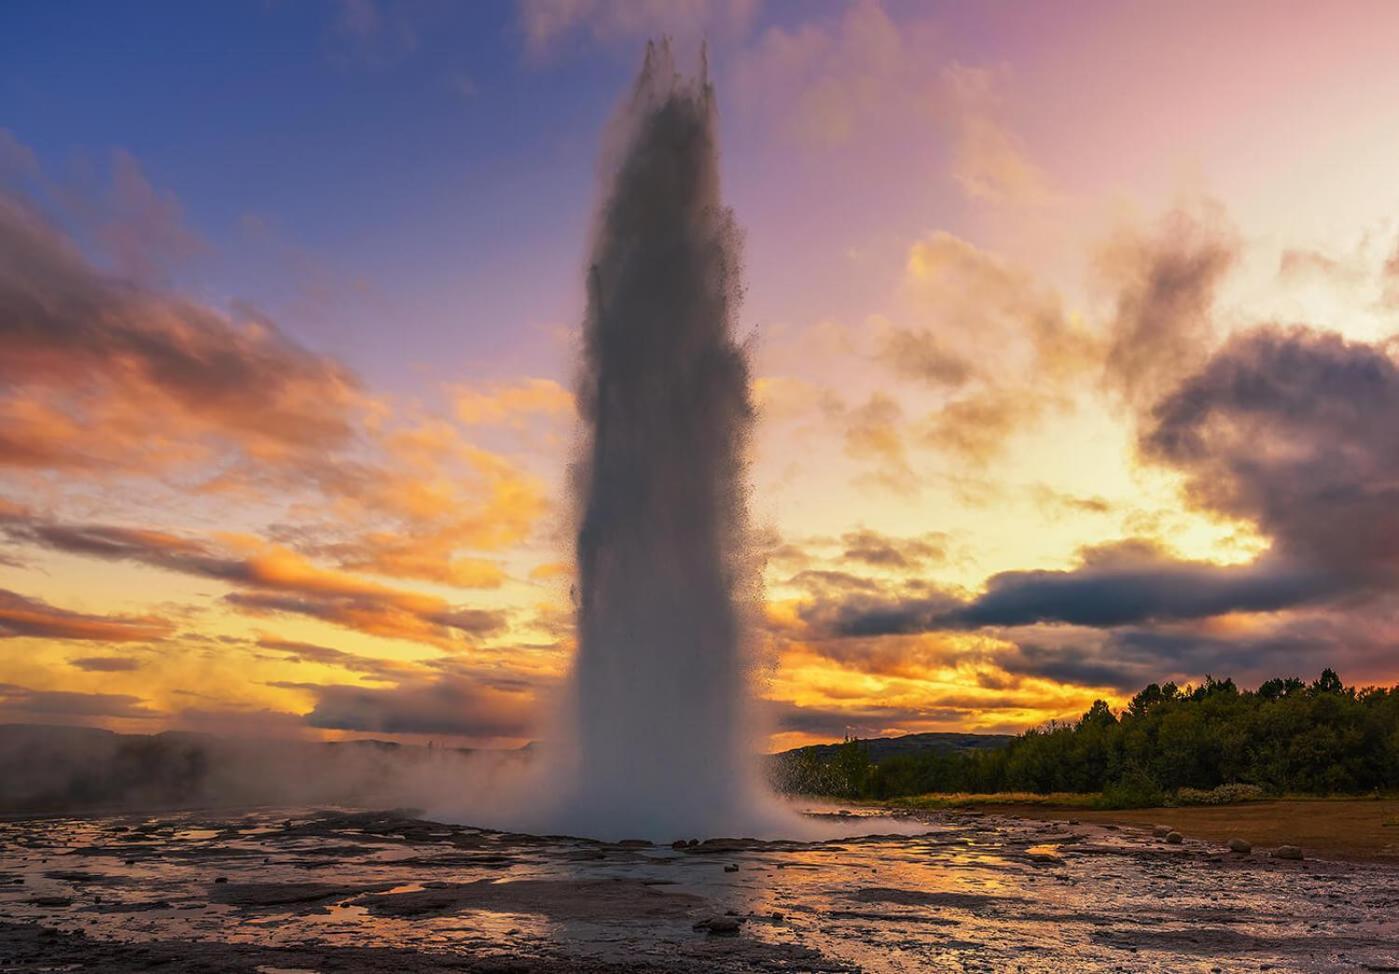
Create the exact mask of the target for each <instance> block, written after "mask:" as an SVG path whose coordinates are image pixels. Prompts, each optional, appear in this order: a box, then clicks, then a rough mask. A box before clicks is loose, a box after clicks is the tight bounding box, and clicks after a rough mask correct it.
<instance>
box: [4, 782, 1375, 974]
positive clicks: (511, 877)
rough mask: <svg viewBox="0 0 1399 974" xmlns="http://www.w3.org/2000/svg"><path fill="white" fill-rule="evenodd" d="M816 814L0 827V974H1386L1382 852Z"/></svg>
mask: <svg viewBox="0 0 1399 974" xmlns="http://www.w3.org/2000/svg"><path fill="white" fill-rule="evenodd" d="M835 821H836V822H838V823H840V824H841V825H842V826H843V830H844V831H845V832H846V833H848V834H849V835H850V836H852V837H850V838H844V839H838V840H830V841H824V842H763V841H757V840H751V839H713V840H709V841H705V842H693V843H691V842H678V843H677V844H676V845H675V846H669V845H667V846H659V847H658V846H652V845H650V844H649V843H643V842H623V843H600V842H593V841H588V840H580V839H571V838H563V837H539V836H530V835H521V834H513V833H503V832H494V831H487V830H480V829H473V828H465V827H461V826H452V825H442V824H438V823H434V822H429V821H424V820H421V819H418V818H414V817H412V816H411V815H409V814H407V813H402V812H387V813H386V812H346V811H330V810H326V811H319V812H311V811H308V810H304V809H302V810H291V811H288V810H283V811H278V812H275V813H274V812H267V811H261V812H258V813H255V814H251V815H247V816H241V817H236V818H233V819H228V818H213V817H208V816H204V815H199V814H181V815H171V816H162V817H156V818H145V817H89V818H44V819H24V820H11V821H7V822H0V972H19V971H23V972H39V971H54V970H94V971H104V972H126V971H150V970H169V971H181V972H183V971H210V972H212V971H246V972H260V974H301V972H332V971H335V972H349V974H354V972H370V971H427V972H437V971H460V972H487V971H495V972H504V971H520V972H525V971H539V972H554V971H558V972H564V971H584V972H587V971H604V970H605V971H635V972H645V971H669V972H688V971H696V972H698V971H719V972H724V971H832V972H834V971H855V970H868V971H1026V972H1032V971H1065V970H1081V971H1096V970H1102V971H1157V970H1160V971H1220V972H1224V971H1259V970H1269V969H1274V970H1286V971H1399V947H1396V946H1395V944H1396V942H1399V868H1396V867H1395V866H1394V865H1392V864H1386V863H1353V862H1331V861H1325V860H1322V859H1318V858H1316V857H1315V856H1313V855H1310V854H1309V853H1308V851H1307V850H1306V849H1301V850H1298V852H1299V854H1300V855H1301V856H1302V858H1300V859H1297V858H1283V857H1279V856H1278V855H1276V854H1275V853H1277V852H1278V849H1277V848H1276V847H1274V848H1266V849H1265V848H1257V849H1251V850H1249V851H1247V852H1243V851H1231V850H1230V849H1229V848H1228V846H1227V845H1225V844H1222V843H1215V842H1202V841H1197V840H1194V839H1191V838H1187V837H1184V836H1182V835H1180V834H1179V833H1175V834H1170V833H1171V830H1170V829H1166V828H1162V829H1152V828H1149V827H1130V826H1117V825H1113V824H1088V823H1083V822H1078V821H1069V822H1034V821H1028V820H1025V819H1019V818H1013V817H1008V816H1001V815H984V814H982V815H978V814H972V813H956V812H951V813H925V815H924V816H923V817H922V818H920V819H918V820H917V821H909V820H904V821H901V822H897V823H891V822H890V820H888V819H878V818H860V817H858V816H849V815H847V816H841V817H837V818H836V819H835ZM908 832H913V833H916V834H902V833H908ZM1157 832H1159V833H1161V834H1159V835H1158V834H1156V833H1157Z"/></svg>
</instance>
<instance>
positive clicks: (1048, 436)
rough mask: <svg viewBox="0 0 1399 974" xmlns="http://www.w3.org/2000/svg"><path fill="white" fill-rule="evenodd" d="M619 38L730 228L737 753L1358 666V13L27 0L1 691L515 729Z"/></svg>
mask: <svg viewBox="0 0 1399 974" xmlns="http://www.w3.org/2000/svg"><path fill="white" fill-rule="evenodd" d="M660 36H669V37H671V38H673V39H674V43H675V46H676V49H677V51H678V52H679V60H680V62H681V63H682V64H686V63H688V64H694V65H696V66H697V65H698V62H699V50H700V46H701V43H704V44H705V45H706V48H707V53H708V60H709V76H710V78H711V80H712V81H713V83H714V86H715V89H716V92H717V98H718V105H719V112H720V136H721V141H722V158H721V171H722V176H723V180H724V194H725V198H726V200H727V201H728V203H729V205H730V206H731V207H732V208H733V211H734V214H735V218H736V220H737V221H738V223H739V225H740V226H741V227H742V228H743V234H744V237H743V246H744V267H745V282H746V292H745V296H744V304H743V307H742V309H741V312H740V315H739V320H740V337H741V339H742V340H743V342H744V343H745V345H746V347H747V348H748V349H749V352H750V355H751V357H752V362H753V374H754V376H755V390H754V391H755V397H756V400H757V402H758V405H759V421H758V425H757V429H756V432H755V436H754V442H753V445H752V458H751V469H750V474H751V495H750V505H751V511H752V518H753V523H754V525H755V541H754V543H755V545H756V547H757V550H758V553H759V556H760V557H761V558H763V559H764V564H765V568H764V571H763V581H764V592H763V604H762V605H761V606H760V607H758V611H757V612H756V613H755V617H756V620H757V621H756V624H755V626H754V631H753V633H752V635H751V639H752V643H753V651H754V657H755V659H756V660H757V666H756V672H755V680H756V682H757V686H758V692H759V695H760V696H761V698H762V701H763V710H764V713H765V714H766V716H767V718H768V721H769V726H770V728H771V731H772V733H771V736H770V737H769V739H768V741H767V746H768V747H770V748H782V747H788V746H793V745H797V744H802V743H808V742H814V741H824V740H838V739H840V738H842V737H844V736H846V735H847V734H853V735H857V736H861V737H871V736H883V735H889V734H896V733H905V732H917V731H937V730H959V731H987V732H1018V731H1021V730H1024V729H1026V728H1029V727H1033V726H1037V725H1039V724H1042V723H1044V722H1045V721H1049V720H1056V719H1071V718H1073V717H1075V716H1076V715H1077V714H1079V713H1082V712H1083V711H1084V710H1086V709H1087V707H1088V706H1089V705H1090V704H1091V703H1092V701H1094V700H1095V699H1104V700H1107V701H1108V702H1109V703H1110V704H1112V705H1113V706H1121V705H1123V703H1124V702H1125V701H1126V700H1127V699H1129V698H1130V697H1131V695H1132V694H1133V693H1134V692H1135V691H1136V690H1138V689H1140V688H1141V687H1143V686H1145V685H1146V684H1147V683H1150V682H1165V681H1166V680H1175V681H1177V682H1179V683H1184V682H1190V681H1194V682H1199V681H1200V680H1201V679H1203V677H1204V676H1205V675H1206V674H1211V675H1214V676H1216V677H1224V676H1231V677H1233V678H1235V679H1236V680H1237V681H1239V682H1240V683H1241V684H1244V685H1256V683H1258V682H1261V681H1262V680H1263V679H1267V678H1269V677H1272V676H1291V675H1297V676H1302V677H1305V678H1312V677H1314V676H1315V675H1316V674H1318V673H1319V672H1320V671H1321V669H1322V668H1324V667H1328V666H1329V667H1333V668H1335V669H1336V670H1338V671H1339V672H1340V674H1341V676H1342V678H1343V679H1345V680H1346V682H1348V683H1352V684H1357V685H1366V684H1392V683H1396V682H1399V653H1396V649H1399V597H1396V585H1395V583H1396V578H1399V179H1396V178H1395V175H1394V173H1395V169H1394V161H1395V159H1396V158H1399V70H1396V69H1395V67H1394V63H1395V43H1394V40H1393V39H1394V38H1395V37H1399V6H1396V5H1394V4H1392V3H1386V2H1382V0H1380V2H1373V3H1372V2H1359V0H1351V2H1341V3H1336V4H1329V5H1325V6H1324V7H1323V6H1322V5H1317V4H1308V3H1300V2H1290V0H1283V2H1276V0H1269V2H1243V0H1238V2H1224V3H1219V2H1208V3H1206V2H1192V0H1187V2H1179V3H1171V4H1147V3H1134V2H1127V3H1123V2H1101V3H1099V2H1095V0H1074V2H1069V3H1053V4H1050V3H1043V4H1035V3H1021V2H1016V3H1010V2H1001V0H989V2H987V3H982V4H966V3H951V2H949V3H933V2H926V3H901V2H895V0H885V2H876V0H857V2H852V3H836V2H815V0H813V2H780V0H772V2H760V0H669V2H659V0H630V2H609V0H520V2H518V3H507V2H504V0H490V2H482V3H472V4H458V3H450V2H446V0H340V2H333V0H317V2H305V3H293V2H290V0H265V2H252V0H249V2H244V3H234V2H215V3H207V4H188V3H181V2H168V3H160V2H152V3H145V4H140V5H134V6H133V5H116V4H109V3H99V2H91V3H89V2H81V0H65V2H63V3H41V2H25V0H21V2H15V3H9V4H6V5H5V6H4V10H3V12H0V722H26V723H59V724H84V725H90V726H98V727H106V728H110V729H114V730H119V731H125V732H134V733H153V732H158V731H162V730H170V729H179V730H192V731H207V732H213V733H228V734H245V735H271V736H299V737H309V738H329V739H340V738H354V737H375V738H389V739H398V740H403V741H411V742H423V741H427V740H435V741H450V742H454V743H461V744H466V745H471V746H482V747H514V746H519V745H521V744H523V743H525V742H528V741H530V740H532V739H534V737H535V735H536V734H537V732H538V731H539V730H540V728H541V725H542V723H543V718H544V717H545V716H546V715H547V714H548V713H550V712H551V711H552V710H553V709H554V708H556V707H557V706H558V694H559V691H560V684H561V681H562V679H563V676H564V674H565V673H566V672H567V669H568V666H569V659H570V656H571V653H572V650H573V633H572V610H571V596H570V586H571V583H572V577H571V576H572V567H571V539H570V528H569V523H570V505H569V500H568V497H567V493H566V490H565V484H566V479H567V470H568V465H569V463H570V461H571V459H572V457H573V456H574V455H575V454H576V451H577V449H578V426H577V421H576V417H575V414H574V409H573V397H572V392H571V390H572V385H573V377H574V376H573V371H574V361H575V358H576V351H577V342H578V337H579V326H580V322H581V319H582V312H583V282H584V270H585V266H586V262H587V254H588V236H589V232H590V228H591V225H592V220H593V217H594V213H595V211H596V207H597V206H598V199H597V195H598V192H599V185H600V183H601V180H602V178H603V177H605V175H606V173H607V166H608V160H609V158H611V157H612V155H613V154H615V151H616V146H615V142H616V127H615V124H614V119H615V116H616V109H617V106H618V104H619V103H620V99H621V98H622V97H623V96H624V94H625V92H626V91H627V89H628V86H629V84H630V83H631V80H632V78H633V77H634V75H635V72H636V71H637V69H638V66H639V64H640V59H641V54H642V51H643V50H644V46H645V43H646V40H647V39H648V38H653V37H660Z"/></svg>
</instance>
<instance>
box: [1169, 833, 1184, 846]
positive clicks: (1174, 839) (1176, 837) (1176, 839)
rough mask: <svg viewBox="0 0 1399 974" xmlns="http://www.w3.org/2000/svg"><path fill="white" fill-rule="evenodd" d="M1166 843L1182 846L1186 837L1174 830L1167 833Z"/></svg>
mask: <svg viewBox="0 0 1399 974" xmlns="http://www.w3.org/2000/svg"><path fill="white" fill-rule="evenodd" d="M1166 841H1167V842H1169V843H1170V844H1171V845H1180V844H1181V843H1182V842H1183V841H1185V836H1183V835H1181V834H1180V833H1179V832H1177V831H1175V830H1174V829H1172V830H1171V831H1169V832H1167V833H1166Z"/></svg>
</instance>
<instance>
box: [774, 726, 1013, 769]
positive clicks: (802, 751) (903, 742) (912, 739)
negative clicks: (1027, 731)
mask: <svg viewBox="0 0 1399 974" xmlns="http://www.w3.org/2000/svg"><path fill="white" fill-rule="evenodd" d="M1013 740H1015V735H1014V734H959V733H954V732H942V731H936V732H930V733H926V734H904V735H903V736H901V737H874V738H870V739H868V740H866V739H864V738H861V739H860V743H861V744H862V745H864V748H865V753H866V754H868V755H869V759H870V761H871V763H873V764H878V763H879V762H881V761H884V760H886V759H888V758H892V757H902V756H904V755H908V754H918V753H921V752H923V751H946V752H964V751H981V750H987V749H990V748H998V747H1005V746H1006V745H1007V744H1009V743H1010V742H1011V741H1013ZM840 747H841V745H840V744H808V745H807V746H806V747H794V748H792V749H791V750H790V751H782V752H780V753H778V754H774V755H773V757H774V758H779V759H782V758H788V759H790V758H794V757H797V756H799V755H807V756H810V757H812V758H815V759H817V760H820V761H828V760H830V759H831V758H833V757H835V755H836V752H837V751H838V750H839V749H840Z"/></svg>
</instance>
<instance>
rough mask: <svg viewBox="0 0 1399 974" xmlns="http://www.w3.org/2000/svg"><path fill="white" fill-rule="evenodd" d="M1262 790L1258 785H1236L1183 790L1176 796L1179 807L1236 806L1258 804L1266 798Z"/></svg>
mask: <svg viewBox="0 0 1399 974" xmlns="http://www.w3.org/2000/svg"><path fill="white" fill-rule="evenodd" d="M1264 797H1265V795H1264V792H1263V789H1262V788H1259V787H1258V786H1257V785H1245V784H1240V783H1237V782H1236V783H1234V784H1229V785H1220V786H1219V787H1217V788H1208V789H1206V788H1181V789H1180V790H1179V791H1177V792H1176V794H1175V802H1174V804H1177V805H1234V804H1237V803H1238V802H1256V801H1258V800H1260V799H1262V798H1264Z"/></svg>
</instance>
